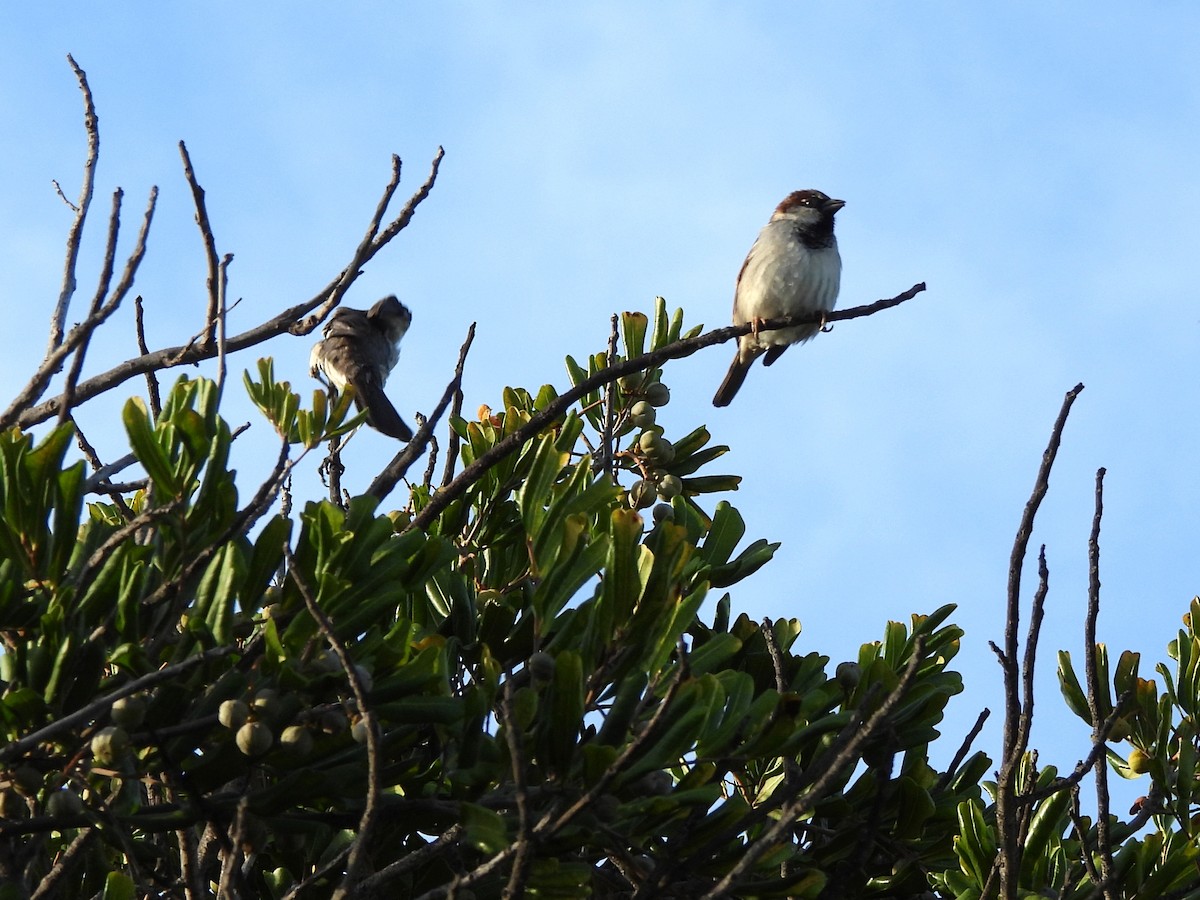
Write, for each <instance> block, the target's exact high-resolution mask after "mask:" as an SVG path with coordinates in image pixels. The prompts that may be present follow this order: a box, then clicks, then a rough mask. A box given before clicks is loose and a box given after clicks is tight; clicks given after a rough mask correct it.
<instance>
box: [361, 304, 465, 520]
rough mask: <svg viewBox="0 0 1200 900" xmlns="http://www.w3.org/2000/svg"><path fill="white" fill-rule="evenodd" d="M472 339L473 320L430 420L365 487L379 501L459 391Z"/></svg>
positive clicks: (421, 449) (422, 447)
mask: <svg viewBox="0 0 1200 900" xmlns="http://www.w3.org/2000/svg"><path fill="white" fill-rule="evenodd" d="M474 340H475V323H474V322H472V323H471V327H470V328H468V329H467V338H466V340H464V341H463V345H462V347H461V348H459V351H458V364H457V365H456V366H455V367H454V377H453V378H452V379H451V380H450V383H449V384H448V385H446V390H445V391H443V392H442V399H441V400H439V401H438V405H437V406H435V407H434V409H433V412H432V413H430V414H429V419H428V420H427V421H426V422H425V424H423V425H421V426H420V427H419V428H418V429H417V433H416V434H414V435H413V438H412V440H411V441H409V442H408V445H407V446H406V447H405V448H404V449H403V450H401V451H400V452H399V453H397V454H396V455H395V456H394V457H393V458H392V461H391V462H389V463H388V464H387V466H386V467H384V470H383V471H382V472H380V473H379V474H378V475H376V476H375V480H374V481H372V482H371V486H370V487H369V488H367V493H368V494H370V495H371V496H372V497H375V498H377V499H379V500H382V499H383V498H384V497H386V496H387V495H388V494H390V493H391V492H392V488H394V487H395V486H396V485H397V484H399V483H400V479H401V478H403V477H404V474H405V473H406V472H407V471H408V467H409V466H411V465H412V464H413V463H414V462H415V461H416V459H417V457H418V456H420V455H421V454H422V453H424V452H425V446H426V444H428V443H429V440H430V437H431V436H432V434H433V429H434V428H435V427H437V423H438V422H440V421H441V418H442V415H443V414H444V413H445V412H446V407H448V406H449V405H450V401H451V400H452V399H453V398H454V397H455V396H456V395H457V394H459V393H461V392H462V377H463V369H464V368H465V367H466V364H467V353H468V352H469V351H470V349H471V344H472V342H474ZM440 494H441V492H440V491H439V492H438V495H435V496H440ZM410 527H411V526H410Z"/></svg>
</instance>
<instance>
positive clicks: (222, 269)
mask: <svg viewBox="0 0 1200 900" xmlns="http://www.w3.org/2000/svg"><path fill="white" fill-rule="evenodd" d="M231 262H233V254H232V253H226V254H225V256H224V257H222V258H221V262H220V264H219V265H218V266H217V390H218V391H222V390H224V388H225V351H226V345H225V317H226V315H227V314H228V312H229V310H228V309H227V307H226V305H225V291H226V289H227V288H228V287H229V264H230V263H231Z"/></svg>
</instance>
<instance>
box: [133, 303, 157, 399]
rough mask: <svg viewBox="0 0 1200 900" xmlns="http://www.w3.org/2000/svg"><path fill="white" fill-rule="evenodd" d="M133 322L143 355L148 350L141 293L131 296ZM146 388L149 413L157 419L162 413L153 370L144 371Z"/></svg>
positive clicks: (139, 351) (139, 350)
mask: <svg viewBox="0 0 1200 900" xmlns="http://www.w3.org/2000/svg"><path fill="white" fill-rule="evenodd" d="M133 322H134V330H135V331H136V333H137V347H138V353H140V354H142V355H143V356H145V355H146V354H147V353H149V352H150V348H149V347H148V346H147V345H146V323H145V310H144V309H143V308H142V295H141V294H138V295H137V296H136V297H134V298H133ZM146 390H147V391H148V392H149V399H150V414H151V415H152V416H153V417H154V418H155V419H157V418H158V417H159V415H160V414H161V413H162V396H161V394H160V393H159V388H158V375H157V374H156V373H155V372H154V371H153V370H151V371H149V372H147V373H146Z"/></svg>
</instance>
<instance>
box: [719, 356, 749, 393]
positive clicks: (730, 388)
mask: <svg viewBox="0 0 1200 900" xmlns="http://www.w3.org/2000/svg"><path fill="white" fill-rule="evenodd" d="M752 362H753V360H750V361H748V362H743V361H742V357H741V354H738V355H737V356H735V357H734V358H733V362H732V363H731V364H730V366H729V372H728V373H727V374H726V375H725V380H724V381H722V382H721V386H720V387H719V388H717V393H716V396H715V397H713V406H728V405H729V403H730V401H732V400H733V397H734V395H735V394H736V393H737V392H738V388H740V387H741V386H742V382H743V381H745V380H746V373H748V372H749V371H750V364H751V363H752Z"/></svg>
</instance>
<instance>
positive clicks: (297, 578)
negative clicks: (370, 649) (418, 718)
mask: <svg viewBox="0 0 1200 900" xmlns="http://www.w3.org/2000/svg"><path fill="white" fill-rule="evenodd" d="M283 555H284V558H285V559H286V560H287V567H288V574H289V575H290V576H291V578H292V581H293V582H295V584H296V587H297V588H299V590H300V596H302V597H303V598H304V605H305V607H307V609H308V614H309V615H310V616H312V617H313V620H314V621H315V622H316V623H317V629H318V630H319V631H320V632H321V634H322V635H323V636H324V637H325V640H327V641H328V642H329V646H330V647H331V648H332V649H333V652H334V654H335V655H336V656H337V658H338V661H339V662H341V664H342V670H343V671H344V672H345V674H346V679H347V681H349V682H350V690H351V691H353V692H354V700H355V702H356V703H357V704H358V712H359V715H361V716H362V721H363V724H364V725H365V726H366V731H367V797H366V803H365V805H364V807H363V814H362V818H361V819H359V822H358V830H357V833H356V834H355V838H354V844H353V846H352V848H351V850H350V857H349V859H348V860H347V862H346V875H345V877H344V878H343V879H342V881H341V883H340V884H339V885H338V888H337V890H336V891H334V894H333V896H334V897H335V898H340V897H353V896H357V894H356V892H355V889H356V885H357V882H358V881H359V880H360V877H361V876H360V872H361V871H362V869H363V867H364V865H365V864H366V852H367V851H366V847H367V844H368V843H369V842H370V840H371V838H372V837H373V835H372V831H373V830H374V828H375V822H376V821H377V819H378V816H379V793H380V754H381V753H382V751H383V739H382V735H381V734H380V733H379V722H378V720H377V719H376V718H375V713H374V712H373V711H372V710H371V705H370V703H369V701H368V700H367V689H366V686H365V685H364V684H363V680H362V675H361V674H360V673H359V671H358V667H357V666H355V664H354V660H353V659H352V658H351V656H350V653H349V652H348V651H347V650H346V645H345V644H344V643H342V640H341V638H339V637H338V636H337V634H336V633H335V632H334V630H333V622H332V621H330V619H329V616H327V615H325V611H324V610H322V609H321V607H320V605H319V604H318V603H317V595H316V593H315V592H314V591H313V589H312V585H310V584H309V583H308V579H306V578H305V577H304V576H303V574H301V572H300V570H299V569H298V568H297V567H296V558H295V557H294V556H293V555H292V548H291V547H289V546H288V545H287V543H284V545H283Z"/></svg>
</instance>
